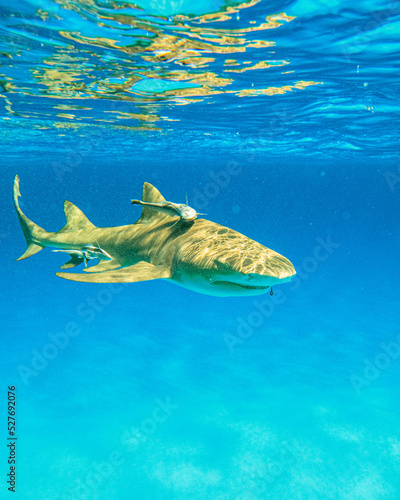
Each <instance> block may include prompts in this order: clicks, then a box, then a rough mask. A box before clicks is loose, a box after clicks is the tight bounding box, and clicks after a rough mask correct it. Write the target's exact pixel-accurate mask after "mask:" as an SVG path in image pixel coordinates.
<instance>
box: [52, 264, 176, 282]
mask: <svg viewBox="0 0 400 500" xmlns="http://www.w3.org/2000/svg"><path fill="white" fill-rule="evenodd" d="M56 274H57V276H59V277H60V278H64V279H66V280H71V281H82V282H85V283H133V282H136V281H149V280H156V279H159V278H170V277H171V270H170V268H169V267H167V266H155V265H154V264H150V263H148V262H143V261H142V262H138V263H137V264H135V265H134V266H129V267H124V268H122V269H115V270H113V271H106V272H103V273H92V274H74V273H56Z"/></svg>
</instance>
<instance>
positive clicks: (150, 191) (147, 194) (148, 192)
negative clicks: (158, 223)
mask: <svg viewBox="0 0 400 500" xmlns="http://www.w3.org/2000/svg"><path fill="white" fill-rule="evenodd" d="M142 201H146V202H147V203H162V202H163V201H166V200H165V198H164V196H163V195H162V194H161V193H160V191H159V190H158V189H156V188H155V187H154V186H153V185H152V184H150V183H149V182H145V183H144V184H143V194H142ZM173 218H176V214H175V215H174V214H173V213H172V212H171V215H168V214H166V213H163V212H161V211H160V210H157V209H155V208H152V207H145V206H144V207H143V208H142V215H141V216H140V219H139V220H138V221H137V222H136V224H139V223H141V222H145V223H146V222H147V223H148V222H152V221H154V220H161V219H173Z"/></svg>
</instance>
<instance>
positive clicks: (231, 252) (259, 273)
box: [14, 176, 296, 297]
mask: <svg viewBox="0 0 400 500" xmlns="http://www.w3.org/2000/svg"><path fill="white" fill-rule="evenodd" d="M19 196H21V194H20V190H19V178H18V176H16V177H15V180H14V206H15V210H16V212H17V214H18V218H19V222H20V224H21V228H22V231H23V233H24V236H25V239H26V242H27V245H28V247H27V249H26V251H25V253H24V254H23V255H22V256H21V257H20V258H19V259H17V260H22V259H26V258H27V257H30V256H31V255H34V254H35V253H37V252H39V251H40V250H41V249H42V248H45V247H57V248H61V249H65V250H80V251H81V250H82V248H83V247H84V246H85V245H87V242H88V241H96V242H98V245H99V247H100V248H101V249H102V250H104V252H107V254H108V255H109V256H110V257H111V260H109V261H102V262H100V263H99V264H98V265H96V266H93V267H90V268H87V269H84V271H86V272H85V273H64V272H58V273H56V274H57V276H60V277H61V278H65V279H67V280H72V281H84V282H89V283H128V282H137V281H146V280H153V279H159V278H162V279H165V280H168V281H171V282H173V283H176V284H177V285H181V286H183V287H185V288H188V289H190V290H194V291H196V292H199V293H204V294H207V295H216V296H221V297H229V296H246V295H260V294H262V293H265V292H266V291H267V290H268V289H269V288H270V287H272V286H273V285H276V284H278V283H283V282H285V281H290V279H291V278H292V277H293V276H294V275H295V274H296V272H295V270H294V267H293V265H292V264H291V262H290V261H289V260H288V259H286V258H285V257H283V256H282V255H279V254H278V253H276V252H274V251H273V250H270V249H269V248H266V247H264V246H262V245H260V244H259V243H257V242H256V241H253V240H251V239H249V238H247V237H246V236H243V235H242V234H240V233H238V232H236V231H234V230H232V229H229V228H227V227H224V226H221V225H219V224H216V223H215V222H211V221H209V220H206V219H196V220H194V221H192V222H190V223H189V222H188V223H185V224H176V225H175V222H176V217H175V216H174V215H173V214H168V213H162V212H160V211H158V210H154V209H151V208H150V207H146V206H143V209H142V214H141V216H140V218H139V220H138V221H137V222H135V223H134V224H131V225H128V226H120V227H106V228H100V227H96V226H95V225H93V224H92V223H91V222H90V221H89V220H88V219H87V218H86V216H85V215H84V214H83V212H82V211H81V210H79V208H78V207H76V206H75V205H73V204H72V203H70V202H69V201H66V202H65V203H64V212H65V215H66V218H67V223H66V224H65V226H64V227H63V228H62V229H60V230H59V231H58V232H52V233H49V232H47V231H45V230H44V229H42V228H41V227H39V226H38V225H36V224H35V223H33V222H32V221H30V220H29V219H28V218H27V217H26V216H25V215H24V213H23V212H22V211H21V209H20V207H19V204H18V197H19ZM142 198H143V201H144V202H148V203H163V202H165V199H164V198H163V196H162V195H161V194H160V192H159V191H158V190H157V189H156V188H155V187H154V186H152V185H151V184H149V183H147V182H145V183H144V185H143V196H142ZM67 265H68V263H67ZM74 265H75V264H74V263H72V264H70V265H69V267H73V266H74Z"/></svg>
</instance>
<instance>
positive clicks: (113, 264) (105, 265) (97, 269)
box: [83, 259, 121, 273]
mask: <svg viewBox="0 0 400 500" xmlns="http://www.w3.org/2000/svg"><path fill="white" fill-rule="evenodd" d="M119 267H121V264H120V263H119V262H118V261H116V260H114V259H113V260H102V261H101V262H100V263H99V264H97V265H95V266H90V267H87V268H86V269H83V271H85V273H104V272H105V271H112V270H114V269H118V268H119Z"/></svg>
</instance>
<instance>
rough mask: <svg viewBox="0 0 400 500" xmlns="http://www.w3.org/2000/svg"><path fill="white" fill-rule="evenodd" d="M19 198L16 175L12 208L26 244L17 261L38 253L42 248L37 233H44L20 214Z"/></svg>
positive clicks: (16, 177)
mask: <svg viewBox="0 0 400 500" xmlns="http://www.w3.org/2000/svg"><path fill="white" fill-rule="evenodd" d="M19 196H21V192H20V190H19V177H18V175H16V176H15V178H14V195H13V198H14V207H15V210H16V212H17V215H18V219H19V223H20V224H21V229H22V232H23V233H24V236H25V239H26V244H27V245H28V247H27V249H26V250H25V252H24V253H23V254H22V255H21V257H20V258H19V259H17V260H23V259H26V258H28V257H30V256H31V255H34V254H35V253H37V252H39V251H40V250H41V249H42V248H44V246H42V245H41V244H40V243H39V241H38V240H37V238H35V236H37V233H38V232H42V231H43V233H45V231H44V229H42V228H41V227H39V226H38V225H36V224H35V223H34V222H32V221H31V220H29V219H28V217H27V216H26V215H25V214H24V213H23V212H22V210H21V209H20V206H19V203H18V197H19Z"/></svg>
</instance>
